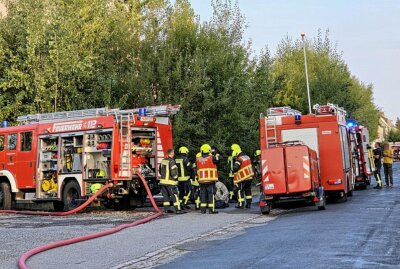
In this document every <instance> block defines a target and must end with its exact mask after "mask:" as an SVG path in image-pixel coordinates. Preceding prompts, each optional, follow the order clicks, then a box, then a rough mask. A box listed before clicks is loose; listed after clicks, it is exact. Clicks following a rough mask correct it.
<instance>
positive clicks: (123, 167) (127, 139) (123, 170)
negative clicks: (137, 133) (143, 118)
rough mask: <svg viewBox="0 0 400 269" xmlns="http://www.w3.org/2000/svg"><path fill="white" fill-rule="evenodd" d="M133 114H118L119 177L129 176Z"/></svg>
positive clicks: (130, 175) (130, 173) (130, 169)
mask: <svg viewBox="0 0 400 269" xmlns="http://www.w3.org/2000/svg"><path fill="white" fill-rule="evenodd" d="M132 120H133V115H132V114H131V113H121V114H119V122H120V129H119V138H120V168H119V177H121V178H131V177H132V168H131V153H132V141H131V122H132Z"/></svg>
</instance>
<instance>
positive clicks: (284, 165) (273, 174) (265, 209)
mask: <svg viewBox="0 0 400 269" xmlns="http://www.w3.org/2000/svg"><path fill="white" fill-rule="evenodd" d="M261 160H262V161H261V165H262V171H263V177H262V194H261V196H260V209H261V212H262V213H263V214H268V213H269V211H270V210H271V208H272V207H273V205H274V204H278V203H283V202H294V201H305V202H309V203H310V204H313V205H316V206H317V207H318V209H325V204H326V198H325V194H324V189H323V187H322V186H321V182H320V179H319V170H318V158H317V153H316V152H315V151H314V150H312V149H310V148H309V147H308V146H306V145H304V144H303V143H302V142H300V141H292V142H285V143H282V144H274V145H271V147H269V148H266V149H264V150H262V153H261Z"/></svg>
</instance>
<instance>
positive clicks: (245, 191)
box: [231, 144, 254, 208]
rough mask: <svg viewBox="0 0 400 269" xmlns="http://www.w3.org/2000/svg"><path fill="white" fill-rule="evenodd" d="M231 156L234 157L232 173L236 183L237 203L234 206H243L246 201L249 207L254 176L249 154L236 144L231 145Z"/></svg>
mask: <svg viewBox="0 0 400 269" xmlns="http://www.w3.org/2000/svg"><path fill="white" fill-rule="evenodd" d="M231 149H232V157H234V164H233V173H234V178H233V180H234V183H235V184H237V185H238V187H239V189H238V204H237V205H236V208H244V207H245V205H244V204H245V201H246V208H250V207H251V202H252V198H253V197H252V194H251V181H252V180H253V177H254V171H253V166H252V164H251V159H250V157H249V156H247V155H246V154H244V153H243V152H242V149H241V148H240V146H239V145H238V144H233V145H232V146H231Z"/></svg>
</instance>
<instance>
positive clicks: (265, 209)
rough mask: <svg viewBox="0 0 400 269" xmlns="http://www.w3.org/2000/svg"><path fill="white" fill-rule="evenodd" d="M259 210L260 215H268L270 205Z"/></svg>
mask: <svg viewBox="0 0 400 269" xmlns="http://www.w3.org/2000/svg"><path fill="white" fill-rule="evenodd" d="M260 209H261V214H263V215H268V214H269V212H270V211H271V204H266V205H265V206H262V207H260Z"/></svg>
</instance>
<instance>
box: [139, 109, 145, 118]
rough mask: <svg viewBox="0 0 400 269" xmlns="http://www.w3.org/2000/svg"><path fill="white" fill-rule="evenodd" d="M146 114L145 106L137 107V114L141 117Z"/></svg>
mask: <svg viewBox="0 0 400 269" xmlns="http://www.w3.org/2000/svg"><path fill="white" fill-rule="evenodd" d="M146 115H147V108H145V107H144V108H139V116H141V117H143V116H146Z"/></svg>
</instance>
